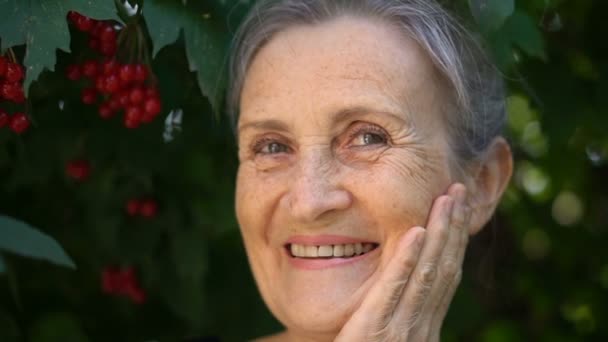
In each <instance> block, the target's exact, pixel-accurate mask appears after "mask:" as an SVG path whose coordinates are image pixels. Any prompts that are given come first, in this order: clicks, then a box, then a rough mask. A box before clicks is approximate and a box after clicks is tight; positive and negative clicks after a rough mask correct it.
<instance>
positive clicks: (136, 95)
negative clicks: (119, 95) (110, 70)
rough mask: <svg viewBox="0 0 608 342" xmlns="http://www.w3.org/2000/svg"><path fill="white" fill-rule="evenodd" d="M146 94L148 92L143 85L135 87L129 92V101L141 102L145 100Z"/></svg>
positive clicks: (133, 102)
mask: <svg viewBox="0 0 608 342" xmlns="http://www.w3.org/2000/svg"><path fill="white" fill-rule="evenodd" d="M145 96H146V94H145V93H144V91H143V89H141V87H133V89H131V93H130V94H129V101H131V103H132V104H139V103H141V102H142V101H143V100H144V98H145Z"/></svg>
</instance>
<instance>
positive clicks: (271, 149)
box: [262, 142, 287, 154]
mask: <svg viewBox="0 0 608 342" xmlns="http://www.w3.org/2000/svg"><path fill="white" fill-rule="evenodd" d="M283 152H287V146H285V145H283V144H280V143H278V142H271V143H269V144H266V146H264V147H263V148H262V153H268V154H275V153H283Z"/></svg>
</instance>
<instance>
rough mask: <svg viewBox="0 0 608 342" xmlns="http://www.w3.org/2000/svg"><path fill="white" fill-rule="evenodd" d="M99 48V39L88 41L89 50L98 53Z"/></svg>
mask: <svg viewBox="0 0 608 342" xmlns="http://www.w3.org/2000/svg"><path fill="white" fill-rule="evenodd" d="M100 46H101V43H100V42H99V39H97V38H91V39H89V48H90V49H91V50H95V51H99V49H100Z"/></svg>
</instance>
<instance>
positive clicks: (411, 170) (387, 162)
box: [350, 151, 450, 234]
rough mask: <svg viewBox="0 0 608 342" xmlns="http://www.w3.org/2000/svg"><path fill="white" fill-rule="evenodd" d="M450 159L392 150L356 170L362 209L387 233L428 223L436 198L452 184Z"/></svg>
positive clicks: (355, 176)
mask: <svg viewBox="0 0 608 342" xmlns="http://www.w3.org/2000/svg"><path fill="white" fill-rule="evenodd" d="M446 165H447V162H446V161H444V160H443V159H441V158H438V157H436V158H433V157H429V154H427V158H420V157H419V156H417V155H413V154H410V153H407V152H404V151H391V152H389V153H386V154H385V155H384V156H382V157H381V158H379V160H378V161H377V162H376V163H374V164H373V165H371V166H370V167H369V168H367V169H365V170H361V169H359V170H353V171H352V174H351V177H350V178H351V179H353V180H354V181H353V189H357V190H355V191H356V192H357V193H356V194H355V196H356V197H357V198H359V201H360V202H361V205H362V208H363V209H364V210H365V211H367V212H368V214H369V216H370V217H372V218H374V220H375V221H378V222H376V223H377V224H378V227H380V228H382V229H383V230H384V232H385V233H386V234H394V233H398V232H401V231H403V230H405V229H407V228H410V227H413V226H415V225H420V226H425V225H426V219H427V216H428V213H429V211H430V208H431V206H432V204H433V201H434V199H435V198H436V197H438V196H439V195H441V194H443V193H444V192H445V190H446V189H447V187H448V186H449V182H450V180H449V174H448V173H447V170H448V168H447V167H445V166H446Z"/></svg>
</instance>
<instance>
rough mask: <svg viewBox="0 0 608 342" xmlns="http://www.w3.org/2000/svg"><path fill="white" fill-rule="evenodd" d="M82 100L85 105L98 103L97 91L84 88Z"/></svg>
mask: <svg viewBox="0 0 608 342" xmlns="http://www.w3.org/2000/svg"><path fill="white" fill-rule="evenodd" d="M81 99H82V103H84V104H88V105H90V104H93V103H95V101H97V91H96V90H95V89H93V88H84V89H83V90H82V96H81Z"/></svg>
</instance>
